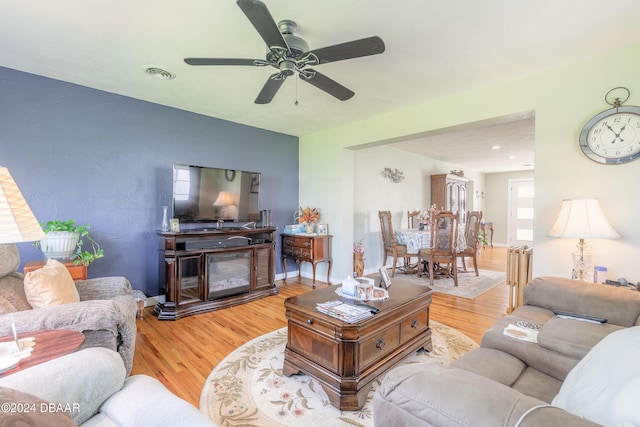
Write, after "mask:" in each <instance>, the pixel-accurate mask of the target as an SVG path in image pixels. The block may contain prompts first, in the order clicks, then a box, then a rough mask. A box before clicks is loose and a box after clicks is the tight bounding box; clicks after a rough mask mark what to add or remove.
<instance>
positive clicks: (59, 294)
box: [24, 259, 80, 308]
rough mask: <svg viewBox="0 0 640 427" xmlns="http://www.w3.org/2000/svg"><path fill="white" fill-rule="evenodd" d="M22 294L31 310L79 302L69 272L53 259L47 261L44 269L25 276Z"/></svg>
mask: <svg viewBox="0 0 640 427" xmlns="http://www.w3.org/2000/svg"><path fill="white" fill-rule="evenodd" d="M24 293H25V295H26V296H27V301H29V304H31V307H33V308H42V307H49V306H52V305H60V304H66V303H70V302H78V301H80V296H79V295H78V289H76V284H75V282H74V281H73V278H72V277H71V274H70V273H69V270H67V267H65V266H64V264H62V263H61V262H59V261H56V260H54V259H48V260H47V263H46V264H45V266H44V267H42V268H40V269H38V270H34V271H30V272H29V273H27V274H25V276H24Z"/></svg>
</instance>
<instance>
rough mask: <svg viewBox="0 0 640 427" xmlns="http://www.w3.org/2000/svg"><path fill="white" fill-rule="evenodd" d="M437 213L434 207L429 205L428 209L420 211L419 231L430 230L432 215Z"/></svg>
mask: <svg viewBox="0 0 640 427" xmlns="http://www.w3.org/2000/svg"><path fill="white" fill-rule="evenodd" d="M436 213H438V211H437V209H436V205H431V206H430V207H429V208H428V209H422V210H421V211H420V213H419V214H418V221H419V222H420V230H428V229H429V228H431V223H432V221H433V215H435V214H436Z"/></svg>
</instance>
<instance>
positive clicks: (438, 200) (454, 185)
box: [431, 173, 469, 224]
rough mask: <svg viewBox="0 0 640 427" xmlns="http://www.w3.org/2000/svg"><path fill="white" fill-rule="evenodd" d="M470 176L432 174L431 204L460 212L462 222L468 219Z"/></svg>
mask: <svg viewBox="0 0 640 427" xmlns="http://www.w3.org/2000/svg"><path fill="white" fill-rule="evenodd" d="M468 186H469V178H465V177H463V176H458V175H453V174H447V173H443V174H437V175H431V204H432V205H436V208H438V209H443V210H446V211H451V212H454V213H458V214H459V215H460V219H459V221H460V224H464V223H465V221H466V212H467V189H468Z"/></svg>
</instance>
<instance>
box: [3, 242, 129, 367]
mask: <svg viewBox="0 0 640 427" xmlns="http://www.w3.org/2000/svg"><path fill="white" fill-rule="evenodd" d="M19 265H20V258H19V255H18V250H17V248H16V247H15V245H13V244H3V245H0V336H4V335H9V334H11V324H12V323H14V324H15V325H16V329H17V331H18V332H32V331H41V330H50V329H70V330H74V331H78V332H82V333H83V334H84V336H85V341H84V343H83V344H82V347H81V348H89V347H106V348H109V349H111V350H114V351H117V352H118V353H119V354H120V357H122V360H123V362H124V364H125V368H126V371H127V374H128V373H129V372H130V371H131V367H132V365H133V353H134V350H135V339H136V303H135V301H134V299H133V296H132V289H131V284H130V283H129V281H128V280H127V279H126V278H124V277H105V278H97V279H88V280H82V281H77V282H75V285H76V288H77V290H78V294H79V296H80V301H79V302H72V303H67V304H61V305H55V306H48V307H42V308H32V307H31V305H30V304H29V302H28V300H27V297H26V295H25V291H24V276H23V275H22V274H21V273H18V272H17V268H18V266H19Z"/></svg>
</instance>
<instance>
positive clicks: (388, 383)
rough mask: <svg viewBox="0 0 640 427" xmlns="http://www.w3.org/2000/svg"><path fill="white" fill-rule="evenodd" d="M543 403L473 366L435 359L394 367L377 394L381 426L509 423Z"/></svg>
mask: <svg viewBox="0 0 640 427" xmlns="http://www.w3.org/2000/svg"><path fill="white" fill-rule="evenodd" d="M542 404H544V402H542V401H540V400H538V399H534V398H532V397H529V396H526V395H524V394H522V393H519V392H517V391H514V390H513V389H511V388H509V387H507V386H505V385H503V384H500V383H498V382H496V381H492V380H490V379H488V378H485V377H483V376H480V375H477V374H475V373H473V372H469V371H467V370H464V369H458V368H457V367H454V366H450V365H449V366H447V365H438V364H432V363H416V364H410V365H404V366H401V367H398V368H394V369H392V370H390V371H389V372H388V373H387V374H386V375H385V376H384V378H383V380H382V384H381V385H380V387H378V389H377V390H376V392H375V394H374V397H373V411H374V422H375V425H376V426H418V425H420V426H423V425H425V426H440V427H447V426H458V427H462V426H465V427H468V426H475V427H483V426H486V427H495V426H507V425H514V424H515V423H516V421H517V420H518V418H520V416H521V415H522V414H524V413H525V412H526V411H527V410H528V409H530V408H532V407H534V406H536V405H542Z"/></svg>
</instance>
